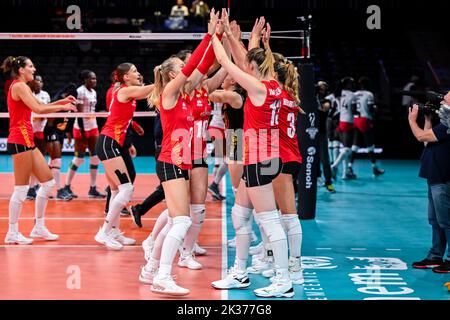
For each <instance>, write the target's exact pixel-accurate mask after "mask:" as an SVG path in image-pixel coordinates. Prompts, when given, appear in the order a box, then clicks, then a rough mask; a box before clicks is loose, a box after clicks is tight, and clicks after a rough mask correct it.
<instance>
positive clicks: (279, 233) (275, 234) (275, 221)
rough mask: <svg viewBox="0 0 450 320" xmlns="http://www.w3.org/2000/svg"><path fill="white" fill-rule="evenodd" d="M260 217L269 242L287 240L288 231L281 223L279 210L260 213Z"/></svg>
mask: <svg viewBox="0 0 450 320" xmlns="http://www.w3.org/2000/svg"><path fill="white" fill-rule="evenodd" d="M258 219H259V221H260V222H261V225H262V227H263V228H264V232H265V233H266V235H267V238H268V239H269V242H275V241H280V240H286V232H285V231H284V229H283V226H282V224H281V218H280V216H279V214H278V210H275V211H269V212H260V213H258Z"/></svg>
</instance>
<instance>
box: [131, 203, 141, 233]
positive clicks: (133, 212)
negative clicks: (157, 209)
mask: <svg viewBox="0 0 450 320" xmlns="http://www.w3.org/2000/svg"><path fill="white" fill-rule="evenodd" d="M131 217H132V218H133V221H134V224H135V225H137V226H138V227H139V228H142V221H141V214H140V213H139V212H137V211H136V207H135V206H131Z"/></svg>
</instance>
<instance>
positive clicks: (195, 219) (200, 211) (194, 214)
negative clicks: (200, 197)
mask: <svg viewBox="0 0 450 320" xmlns="http://www.w3.org/2000/svg"><path fill="white" fill-rule="evenodd" d="M205 215H206V211H205V205H204V204H191V221H192V224H193V225H202V224H203V222H204V221H205Z"/></svg>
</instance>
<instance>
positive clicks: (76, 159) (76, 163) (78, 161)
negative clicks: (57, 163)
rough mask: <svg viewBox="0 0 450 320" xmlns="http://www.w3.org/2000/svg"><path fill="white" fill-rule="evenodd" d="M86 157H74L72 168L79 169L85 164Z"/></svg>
mask: <svg viewBox="0 0 450 320" xmlns="http://www.w3.org/2000/svg"><path fill="white" fill-rule="evenodd" d="M83 162H84V158H80V157H73V159H72V163H71V165H70V169H72V170H74V171H77V169H78V168H79V167H80V166H81V165H82V164H83Z"/></svg>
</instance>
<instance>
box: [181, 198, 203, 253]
mask: <svg viewBox="0 0 450 320" xmlns="http://www.w3.org/2000/svg"><path fill="white" fill-rule="evenodd" d="M190 208H191V215H190V217H191V222H192V224H191V227H190V228H189V230H188V232H187V233H186V237H185V238H184V242H183V249H182V255H183V256H187V255H190V254H192V251H193V249H194V245H195V242H197V239H198V235H199V234H200V231H201V229H202V224H203V221H204V220H205V205H204V204H191V206H190Z"/></svg>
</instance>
